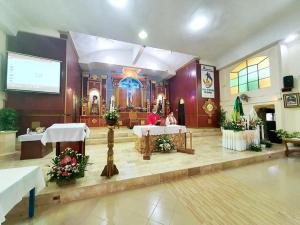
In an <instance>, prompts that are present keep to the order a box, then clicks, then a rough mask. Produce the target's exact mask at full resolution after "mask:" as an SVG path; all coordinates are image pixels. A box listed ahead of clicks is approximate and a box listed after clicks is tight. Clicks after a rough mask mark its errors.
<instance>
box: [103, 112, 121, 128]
mask: <svg viewBox="0 0 300 225" xmlns="http://www.w3.org/2000/svg"><path fill="white" fill-rule="evenodd" d="M119 117H120V115H119V114H118V113H117V111H116V110H115V109H113V110H110V111H106V112H105V113H104V115H103V119H105V120H106V122H107V124H108V125H111V126H113V125H115V124H116V123H117V122H118V119H119Z"/></svg>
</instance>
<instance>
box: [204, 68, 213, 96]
mask: <svg viewBox="0 0 300 225" xmlns="http://www.w3.org/2000/svg"><path fill="white" fill-rule="evenodd" d="M214 72H215V69H214V67H213V66H207V65H201V90H202V98H214V97H215V84H214V79H215V74H214Z"/></svg>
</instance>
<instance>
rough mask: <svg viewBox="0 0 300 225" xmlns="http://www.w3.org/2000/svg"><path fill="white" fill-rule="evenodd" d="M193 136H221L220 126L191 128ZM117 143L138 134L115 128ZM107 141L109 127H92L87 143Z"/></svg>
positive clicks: (133, 138) (127, 140) (126, 140)
mask: <svg viewBox="0 0 300 225" xmlns="http://www.w3.org/2000/svg"><path fill="white" fill-rule="evenodd" d="M189 130H190V131H191V132H192V133H193V137H208V136H221V131H220V129H219V128H191V129H189ZM114 136H115V143H124V142H134V141H135V139H136V136H135V135H134V134H133V132H132V130H130V129H127V128H125V127H120V128H119V129H115V133H114ZM106 143H107V129H106V128H92V129H91V134H90V137H89V138H87V139H86V144H87V145H97V144H106Z"/></svg>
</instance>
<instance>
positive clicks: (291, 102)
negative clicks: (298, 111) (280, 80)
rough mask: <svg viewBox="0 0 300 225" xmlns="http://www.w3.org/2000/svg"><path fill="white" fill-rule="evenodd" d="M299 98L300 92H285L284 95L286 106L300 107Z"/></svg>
mask: <svg viewBox="0 0 300 225" xmlns="http://www.w3.org/2000/svg"><path fill="white" fill-rule="evenodd" d="M299 99H300V95H299V93H291V94H284V95H283V101H284V108H295V107H300V101H299Z"/></svg>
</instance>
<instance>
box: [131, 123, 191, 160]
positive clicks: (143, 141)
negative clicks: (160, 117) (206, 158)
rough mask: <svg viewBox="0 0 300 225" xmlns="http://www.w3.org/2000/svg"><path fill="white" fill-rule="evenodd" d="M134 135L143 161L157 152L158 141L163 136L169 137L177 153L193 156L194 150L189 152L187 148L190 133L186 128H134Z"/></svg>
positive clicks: (172, 126)
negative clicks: (187, 137)
mask: <svg viewBox="0 0 300 225" xmlns="http://www.w3.org/2000/svg"><path fill="white" fill-rule="evenodd" d="M133 133H134V134H135V135H136V141H135V149H136V150H137V151H138V152H140V153H141V154H143V159H150V156H151V153H152V152H154V151H155V142H156V140H157V139H158V138H159V136H160V135H163V134H164V135H168V137H169V138H170V140H171V141H172V142H173V143H174V144H175V146H176V150H177V151H179V152H185V153H190V154H193V151H192V149H188V150H187V148H186V134H187V133H188V131H187V128H186V127H185V126H180V125H169V126H156V125H145V126H134V127H133ZM190 141H191V136H190Z"/></svg>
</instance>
